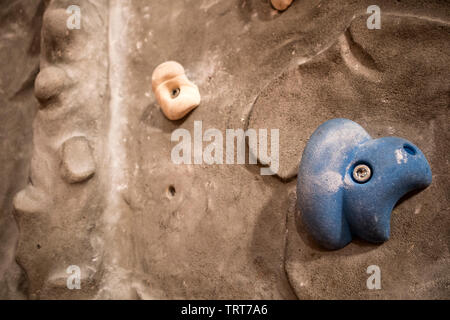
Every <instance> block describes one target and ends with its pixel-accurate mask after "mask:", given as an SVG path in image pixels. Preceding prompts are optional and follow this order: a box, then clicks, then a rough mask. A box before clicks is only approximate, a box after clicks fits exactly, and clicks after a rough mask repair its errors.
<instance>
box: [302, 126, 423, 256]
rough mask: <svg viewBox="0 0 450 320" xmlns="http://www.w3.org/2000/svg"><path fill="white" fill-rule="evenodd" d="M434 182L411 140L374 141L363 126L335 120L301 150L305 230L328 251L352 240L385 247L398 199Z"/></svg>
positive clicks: (392, 138)
mask: <svg viewBox="0 0 450 320" xmlns="http://www.w3.org/2000/svg"><path fill="white" fill-rule="evenodd" d="M430 184H431V169H430V165H429V164H428V161H427V159H426V158H425V156H424V154H423V153H422V151H420V149H419V148H417V147H416V146H415V145H413V144H412V143H411V142H409V141H407V140H404V139H401V138H397V137H384V138H380V139H372V138H371V137H370V135H369V134H368V133H367V132H366V131H365V130H364V129H363V128H362V127H361V126H360V125H359V124H357V123H355V122H353V121H351V120H348V119H333V120H329V121H327V122H325V123H323V124H322V125H321V126H320V127H319V128H317V129H316V131H315V132H314V133H313V135H312V136H311V138H310V139H309V141H308V144H307V145H306V148H305V150H304V151H303V157H302V161H301V163H300V167H299V172H298V180H297V206H298V208H299V209H300V212H301V216H302V221H303V223H304V225H305V227H306V229H307V231H308V232H309V233H310V234H311V235H312V237H313V238H314V239H315V240H316V241H317V242H318V243H319V244H321V245H322V246H323V247H325V248H327V249H340V248H342V247H344V246H346V245H347V244H348V243H349V242H350V241H351V240H352V237H353V236H356V237H359V238H362V239H364V240H366V241H369V242H372V243H382V242H384V241H386V240H388V239H389V233H390V218H391V212H392V209H393V208H394V206H395V204H396V203H397V201H398V200H399V199H400V198H401V197H402V196H403V195H405V194H406V193H408V192H410V191H413V190H416V189H423V188H426V187H427V186H429V185H430Z"/></svg>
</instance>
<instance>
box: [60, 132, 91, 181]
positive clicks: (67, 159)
mask: <svg viewBox="0 0 450 320" xmlns="http://www.w3.org/2000/svg"><path fill="white" fill-rule="evenodd" d="M61 158H62V162H61V173H62V176H63V178H64V180H66V181H67V182H69V183H77V182H82V181H85V180H87V179H89V178H90V177H92V176H93V175H94V173H95V162H94V158H93V156H92V149H91V147H90V145H89V141H88V140H87V139H86V138H85V137H82V136H79V137H73V138H70V139H68V140H67V141H65V142H64V143H63V145H62V146H61Z"/></svg>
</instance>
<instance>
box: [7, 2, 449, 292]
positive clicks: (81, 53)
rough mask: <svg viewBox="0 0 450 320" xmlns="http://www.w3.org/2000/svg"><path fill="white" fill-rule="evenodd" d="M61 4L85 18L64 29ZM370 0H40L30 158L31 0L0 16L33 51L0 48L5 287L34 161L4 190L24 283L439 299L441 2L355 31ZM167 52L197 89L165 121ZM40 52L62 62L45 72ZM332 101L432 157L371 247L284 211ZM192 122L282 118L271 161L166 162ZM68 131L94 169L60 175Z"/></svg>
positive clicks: (20, 198) (20, 203) (444, 230)
mask: <svg viewBox="0 0 450 320" xmlns="http://www.w3.org/2000/svg"><path fill="white" fill-rule="evenodd" d="M46 2H48V1H46ZM21 4H22V5H23V1H13V2H11V4H7V5H4V3H2V4H1V8H0V10H1V11H0V12H1V13H2V14H3V12H11V11H8V10H12V9H11V8H13V7H14V6H18V5H21ZM72 4H78V5H80V7H81V9H82V29H81V30H70V31H68V30H67V29H66V28H65V27H64V26H65V22H66V18H67V14H66V12H65V10H64V9H65V8H67V7H68V6H69V5H72ZM370 4H372V3H371V2H369V1H348V0H340V1H320V2H317V1H312V0H311V1H306V0H296V1H294V2H293V3H292V5H291V6H290V7H289V8H288V9H287V10H286V11H284V12H279V11H277V10H275V9H274V8H273V7H272V6H271V4H270V1H269V0H267V1H259V0H254V1H250V0H235V1H211V0H205V1H198V0H190V1H181V0H173V1H170V2H161V1H160V2H158V1H151V2H150V1H144V0H110V1H106V0H105V1H101V0H95V1H94V0H92V1H82V0H79V1H73V0H71V1H68V0H54V1H50V2H49V3H48V7H47V8H46V11H45V15H44V19H43V20H44V25H43V28H42V45H41V50H40V52H41V61H40V68H41V74H40V75H41V76H42V79H43V80H39V81H38V82H37V83H36V95H37V96H38V97H39V100H40V102H41V109H40V110H39V111H38V112H37V114H36V118H35V120H34V124H33V127H34V129H33V135H34V137H33V159H32V160H31V162H30V165H29V164H28V163H29V162H28V161H29V158H30V152H31V146H32V143H31V120H32V119H33V117H34V113H35V112H36V110H37V109H38V108H37V103H36V101H35V100H33V98H32V97H31V92H32V90H31V89H32V87H33V85H32V84H33V80H34V78H35V76H36V74H37V64H36V63H37V60H38V59H37V56H36V54H37V51H39V50H35V51H31V52H32V53H30V51H28V49H29V46H30V43H31V40H30V39H34V37H33V36H32V35H34V33H33V32H35V30H38V29H39V27H38V26H37V25H36V27H35V26H34V24H33V23H35V24H38V21H39V20H40V18H39V17H41V16H42V15H43V11H44V8H43V6H42V5H40V6H39V5H38V4H36V6H35V7H33V6H31V7H26V8H25V7H24V8H23V10H25V11H26V12H28V10H30V13H29V14H28V15H27V16H28V17H29V20H28V21H29V23H30V24H29V25H28V27H27V26H22V28H25V31H23V32H22V34H23V35H22V36H20V35H21V33H20V32H16V31H17V27H16V24H17V21H19V20H20V21H21V19H22V15H21V14H22V13H20V11H14V12H16V14H15V15H11V14H10V15H8V16H9V17H11V18H10V19H11V20H8V19H7V20H6V21H7V22H8V21H9V22H8V23H9V25H8V26H9V28H10V29H8V28H6V29H4V28H2V29H1V31H0V34H2V33H3V32H9V33H7V35H6V36H3V37H2V40H1V42H0V45H1V46H8V45H10V43H9V42H8V41H12V40H11V39H14V37H17V39H16V40H15V41H17V42H14V45H13V44H11V45H12V47H13V48H14V50H18V52H19V51H20V50H23V52H27V53H26V54H25V53H23V54H21V55H16V56H17V57H16V58H15V59H17V61H16V62H15V63H9V62H7V61H8V59H2V61H5V62H0V63H2V76H1V81H2V82H1V87H0V88H1V89H2V92H1V99H2V100H0V101H1V102H2V105H0V108H1V109H0V110H1V111H0V112H2V117H1V118H0V123H1V124H2V127H1V128H0V130H1V131H0V132H1V134H2V141H1V142H2V145H1V147H2V149H1V154H0V156H1V157H2V161H3V162H2V165H1V168H0V169H1V170H0V173H1V174H2V177H5V179H4V180H3V181H7V184H5V185H3V184H2V185H0V187H1V188H2V189H0V196H1V197H2V199H3V203H4V204H5V205H3V204H2V211H1V219H4V220H0V221H2V223H3V224H2V225H1V226H0V228H1V229H0V230H2V233H1V235H0V236H1V237H2V238H5V239H7V241H6V242H2V246H3V247H1V249H0V250H2V251H0V252H1V254H2V256H1V258H0V261H1V264H0V266H1V268H2V269H0V270H1V272H0V280H1V279H5V280H1V281H6V282H5V283H9V284H10V285H8V288H10V289H7V290H4V291H3V292H2V291H0V292H1V293H2V294H3V295H4V296H6V297H20V294H18V293H17V292H18V290H17V288H23V289H25V288H24V286H22V287H19V283H20V282H19V281H18V279H20V270H19V269H18V267H17V266H15V265H14V263H13V259H12V256H13V248H14V243H15V241H16V238H17V230H16V229H15V226H14V224H13V221H12V217H11V214H10V213H11V206H12V196H13V195H14V193H16V191H17V190H18V189H20V188H22V187H24V184H26V182H27V173H28V168H30V184H29V186H28V187H27V188H26V189H24V190H23V191H21V192H20V193H18V194H17V196H16V197H15V200H14V204H15V207H16V209H15V212H16V217H17V220H18V223H19V228H20V240H19V243H18V250H17V259H18V261H19V263H20V265H21V266H22V267H23V269H24V272H25V273H26V275H27V277H26V278H27V280H28V281H26V284H27V286H28V290H23V292H26V294H27V295H28V297H29V298H144V299H149V298H276V299H282V298H296V297H298V298H392V297H394V298H397V297H405V298H430V297H432V298H448V297H449V295H450V294H449V277H450V275H449V271H448V263H449V251H448V245H449V240H450V239H449V233H448V230H449V229H450V226H449V218H448V213H449V212H448V209H449V208H448V207H449V199H448V192H447V190H448V189H449V183H448V173H446V168H447V167H448V163H447V162H448V160H447V155H448V151H449V142H448V141H449V137H448V132H449V130H448V129H449V128H448V118H449V108H448V106H449V95H448V92H449V87H448V84H449V83H450V81H449V78H448V67H449V56H448V52H450V51H449V46H450V43H449V40H448V39H449V37H448V35H449V27H448V25H449V21H450V17H449V16H448V12H449V11H448V3H445V2H442V1H414V2H413V3H406V2H398V1H397V2H392V3H391V4H386V5H384V6H383V7H382V19H383V20H382V29H381V30H367V28H366V26H365V19H364V18H358V17H359V16H361V15H364V14H365V12H366V9H367V6H369V5H370ZM32 7H33V8H34V9H32ZM16 10H19V9H16ZM39 10H40V11H39ZM35 16H36V18H35V20H33V18H32V17H35ZM19 17H20V18H19ZM2 23H6V22H4V21H3V20H2ZM62 23H64V26H63V27H61V24H62ZM31 25H33V27H30V26H31ZM4 30H9V31H4ZM38 38H39V37H38ZM33 43H34V42H33ZM37 43H39V41H38V40H37ZM35 45H36V43H35ZM33 48H34V47H33ZM4 52H5V53H4ZM6 52H7V51H1V53H0V54H2V55H3V54H7V57H11V56H13V54H12V53H11V52H8V53H6ZM30 56H31V57H30ZM21 59H22V60H21ZM168 60H176V61H178V62H180V63H181V64H182V65H183V66H184V68H185V70H186V75H187V77H188V78H189V79H190V80H191V81H193V82H194V83H195V84H196V85H197V86H198V87H199V90H200V92H201V95H202V103H201V104H200V106H199V107H198V108H196V109H195V110H193V111H192V112H191V113H190V114H189V115H188V116H187V117H186V118H184V119H182V120H179V121H170V120H168V119H166V118H165V116H164V115H163V114H162V113H161V111H160V110H159V108H158V107H157V102H156V99H155V97H154V95H153V93H152V90H151V85H152V83H151V80H152V79H151V75H152V71H153V70H154V69H155V67H156V66H158V65H159V64H160V63H162V62H164V61H168ZM3 63H4V65H3ZM17 65H20V66H24V67H22V68H19V69H17V67H16V66H17ZM3 66H4V68H9V69H3ZM48 68H58V70H62V71H63V72H59V71H58V72H56V73H50V74H49V75H50V76H47V77H45V72H46V71H45V70H47V71H49V69H48ZM16 69H17V70H19V71H15V70H16ZM3 70H8V72H3ZM50 70H52V69H50ZM53 70H56V69H53ZM41 76H39V78H41ZM24 84H25V85H24ZM10 97H15V98H10ZM44 107H45V108H44ZM3 113H4V114H5V116H4V117H3ZM332 117H347V118H349V119H352V120H355V121H357V122H358V123H360V124H361V125H363V126H364V127H365V128H367V130H368V132H369V133H370V134H371V135H372V136H373V137H379V136H386V135H392V134H395V135H398V136H402V137H405V138H407V139H408V140H411V141H412V142H414V143H415V144H416V145H417V146H418V147H419V148H420V149H421V150H422V151H423V152H424V153H425V155H426V156H427V158H428V159H429V161H430V164H431V167H432V171H433V184H432V185H431V186H430V187H429V188H428V189H427V190H426V191H424V192H422V193H420V194H418V195H414V196H412V197H410V198H408V199H407V200H406V201H402V202H401V203H400V204H399V205H398V206H397V207H396V208H395V210H394V212H393V216H392V229H391V240H390V241H388V242H387V243H386V244H384V245H382V246H373V245H369V244H367V243H363V242H355V243H352V244H350V245H349V246H347V247H346V248H344V249H342V250H339V251H336V252H331V253H330V252H325V251H322V250H321V249H320V248H318V247H316V246H314V244H312V243H311V241H310V240H309V239H308V237H306V233H304V232H302V230H301V228H302V226H301V225H296V224H295V222H294V221H295V220H294V215H295V213H296V212H295V211H296V210H295V184H296V182H295V181H294V179H295V172H296V169H297V165H298V163H299V160H300V157H301V151H302V150H303V147H304V144H305V143H306V139H307V138H308V137H309V136H310V135H311V133H312V131H313V130H314V129H315V128H316V127H317V126H318V125H319V124H320V123H322V122H324V121H325V120H328V119H329V118H332ZM13 120H14V121H16V122H14V121H13ZM196 120H202V121H203V128H204V129H207V128H217V129H219V130H221V131H224V130H225V129H227V128H234V129H236V128H247V127H250V128H255V129H257V128H267V129H271V128H279V129H280V172H279V174H278V176H279V177H276V176H260V174H259V167H258V166H255V165H219V166H208V165H175V164H173V163H172V162H171V160H170V154H171V149H172V147H173V146H174V143H172V142H171V141H170V136H171V133H172V131H173V130H175V129H177V128H185V129H187V130H189V131H191V132H192V131H193V124H194V121H196ZM3 125H5V126H6V127H4V126H3ZM3 128H7V129H6V130H4V129H3ZM4 136H7V138H3V137H4ZM79 136H84V137H86V139H87V140H88V141H89V146H90V148H91V150H92V160H93V163H95V168H96V171H95V174H94V175H92V176H91V178H90V179H88V180H83V181H80V182H78V183H73V184H71V183H68V182H67V181H66V180H64V177H63V175H62V174H61V173H62V172H61V170H60V168H61V162H62V159H61V146H62V145H63V144H64V142H66V141H67V140H68V139H70V138H72V137H79ZM18 154H21V156H20V157H18V156H17V155H18ZM3 159H5V160H3ZM89 163H91V162H90V161H89ZM91 164H92V163H91ZM12 170H15V171H14V172H16V173H15V174H14V175H13V174H11V172H12ZM3 188H4V189H3ZM297 229H299V230H300V236H299V233H297ZM3 230H5V231H3ZM301 235H303V236H301ZM3 252H4V253H3ZM371 264H377V265H379V266H380V267H381V272H382V290H377V291H369V290H367V289H366V287H365V285H366V279H367V277H368V275H367V274H366V268H367V267H368V266H369V265H371ZM70 265H78V266H80V267H81V271H82V281H81V287H82V289H81V290H68V289H67V288H66V286H65V284H66V279H67V273H66V269H67V267H68V266H70ZM424 270H426V272H424ZM1 288H2V289H0V290H3V288H4V287H1Z"/></svg>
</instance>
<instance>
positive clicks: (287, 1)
mask: <svg viewBox="0 0 450 320" xmlns="http://www.w3.org/2000/svg"><path fill="white" fill-rule="evenodd" d="M292 1H293V0H271V2H272V6H273V7H274V8H275V9H277V10H278V11H284V10H286V9H287V8H288V7H289V6H290V5H291V3H292Z"/></svg>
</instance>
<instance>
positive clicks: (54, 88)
mask: <svg viewBox="0 0 450 320" xmlns="http://www.w3.org/2000/svg"><path fill="white" fill-rule="evenodd" d="M66 81H67V76H66V73H65V72H64V70H62V69H60V68H56V67H48V68H45V69H43V70H41V72H39V74H38V76H37V77H36V81H35V82H34V95H35V96H36V98H37V99H38V100H39V101H40V102H45V101H48V100H50V99H51V98H53V97H56V96H58V95H59V94H60V93H61V92H62V91H63V89H64V87H65V84H66Z"/></svg>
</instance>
